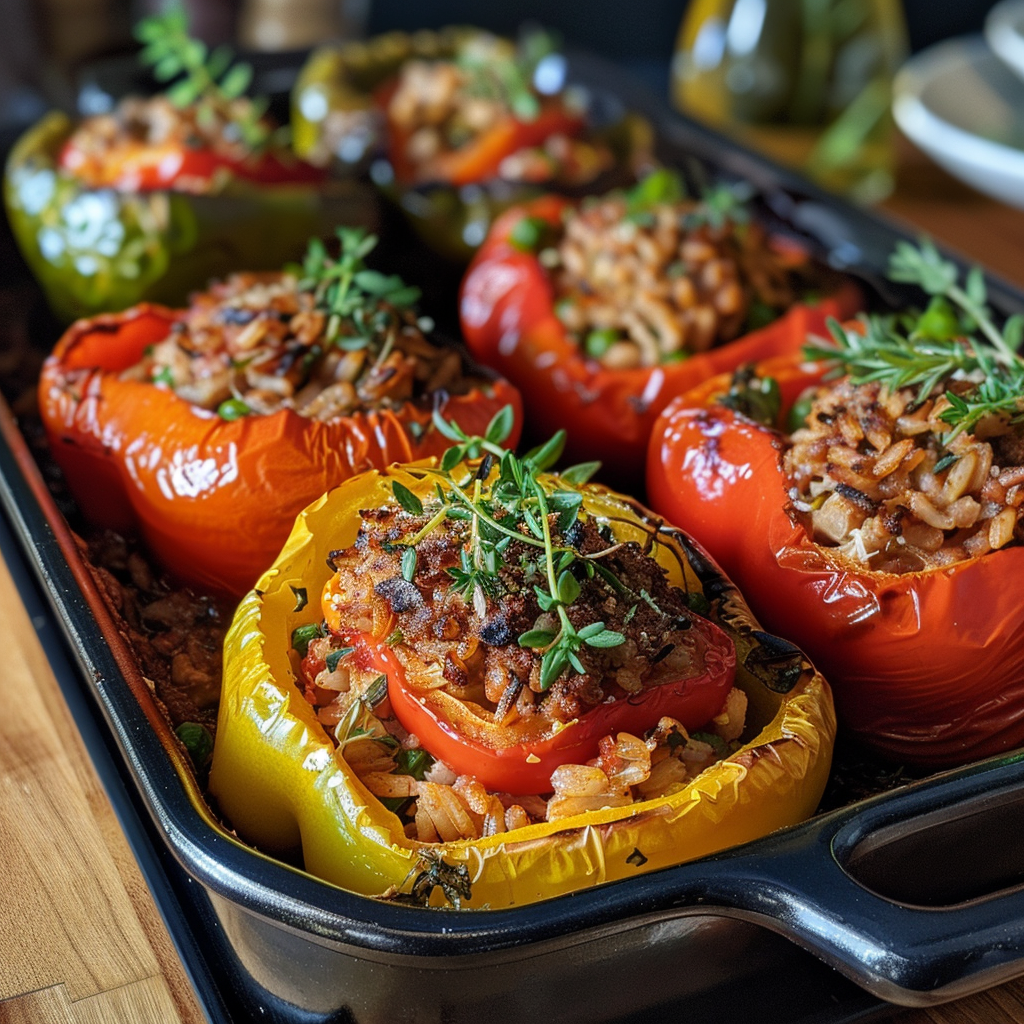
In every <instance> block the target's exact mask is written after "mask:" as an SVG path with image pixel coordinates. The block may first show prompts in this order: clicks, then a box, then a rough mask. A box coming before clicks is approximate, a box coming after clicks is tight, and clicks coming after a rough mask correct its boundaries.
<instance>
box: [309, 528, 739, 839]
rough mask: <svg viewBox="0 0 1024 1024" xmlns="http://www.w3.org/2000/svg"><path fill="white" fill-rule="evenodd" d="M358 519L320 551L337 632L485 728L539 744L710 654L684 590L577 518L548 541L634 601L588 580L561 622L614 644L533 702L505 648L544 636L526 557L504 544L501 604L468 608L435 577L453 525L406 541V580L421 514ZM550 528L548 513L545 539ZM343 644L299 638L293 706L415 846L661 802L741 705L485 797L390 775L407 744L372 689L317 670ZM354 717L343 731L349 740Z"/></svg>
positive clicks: (529, 663)
mask: <svg viewBox="0 0 1024 1024" xmlns="http://www.w3.org/2000/svg"><path fill="white" fill-rule="evenodd" d="M362 515H363V523H362V528H361V530H360V533H359V536H358V539H357V541H356V543H355V544H354V545H353V546H352V547H350V548H348V549H346V550H344V551H340V552H336V553H334V554H333V555H332V561H333V564H334V565H335V566H336V567H337V571H338V576H337V577H336V579H335V581H334V582H332V584H331V592H332V593H333V594H336V595H338V599H339V600H340V601H342V602H343V606H342V610H343V615H344V621H345V623H346V627H347V628H349V629H352V630H353V631H366V632H374V633H375V634H376V635H382V633H383V632H386V631H391V642H392V644H393V652H394V655H395V656H396V657H397V658H398V660H399V661H400V662H401V663H402V664H403V666H404V668H405V670H406V674H407V676H408V677H409V678H410V679H417V680H419V681H420V682H421V683H424V682H426V683H429V685H431V686H435V687H439V688H442V689H443V690H445V691H446V692H447V693H448V694H450V695H451V696H453V697H456V698H458V699H459V700H461V701H463V702H466V703H468V704H472V705H474V706H476V707H477V708H479V709H480V710H481V711H482V713H483V714H484V715H488V716H491V718H492V719H493V720H494V721H496V722H502V723H506V724H510V725H516V726H517V727H522V726H524V725H525V726H526V727H527V730H528V733H527V734H528V735H529V736H530V737H531V739H532V740H539V739H543V738H544V737H546V736H549V735H552V734H553V733H554V732H556V731H557V730H558V729H559V728H560V727H561V726H562V725H563V724H564V723H566V722H569V721H572V720H573V719H575V718H577V717H579V716H580V715H583V714H585V713H586V712H587V711H588V710H590V709H592V708H594V707H596V706H597V705H599V704H601V703H602V702H603V701H605V700H607V699H609V698H627V697H628V696H629V695H630V694H636V693H639V692H641V691H643V690H645V689H647V688H649V687H654V686H657V685H659V684H661V683H663V682H666V681H668V680H671V679H677V678H679V677H680V676H685V675H688V674H691V673H692V672H693V671H694V670H695V669H699V668H700V667H701V666H702V665H703V664H704V663H705V661H707V662H708V663H711V661H712V660H713V658H714V654H713V653H710V654H709V650H708V646H707V643H706V641H705V639H704V637H703V636H702V634H701V633H700V631H699V630H697V629H694V628H692V624H693V616H692V613H691V612H690V610H689V607H688V605H687V603H686V595H685V593H684V592H683V591H680V590H678V589H677V588H674V587H672V586H671V585H670V584H669V583H668V580H667V578H666V574H665V572H664V570H663V569H662V567H661V566H659V565H658V564H657V563H656V562H655V561H654V560H653V559H652V558H650V557H649V556H647V555H646V554H645V553H644V551H643V550H642V549H641V547H640V545H638V544H636V543H634V542H628V543H621V544H616V543H614V542H613V541H610V539H609V538H608V537H607V536H605V535H604V532H603V531H602V530H601V529H600V528H599V526H598V524H597V523H595V522H594V521H593V520H590V519H582V520H579V521H578V523H577V524H576V526H574V527H572V528H571V529H570V533H572V534H573V535H572V536H571V538H569V539H566V538H563V542H566V541H567V540H568V541H571V543H572V544H573V545H574V546H575V547H576V548H577V550H579V551H581V552H586V553H589V554H591V555H594V554H596V553H598V552H605V551H607V555H606V556H603V560H604V564H605V565H606V566H607V568H608V569H609V570H610V571H611V572H613V573H614V574H615V575H616V576H617V577H619V578H621V579H628V580H629V586H630V588H631V591H632V594H633V595H637V594H640V595H643V596H641V597H636V596H628V597H627V596H626V595H624V594H621V593H619V592H617V591H616V590H615V588H614V587H612V586H611V585H609V584H608V583H606V582H605V581H603V580H600V578H598V579H597V580H596V581H592V582H591V583H589V584H588V585H587V586H584V587H583V590H582V593H581V596H580V598H578V599H577V601H575V602H573V604H572V605H571V606H570V608H569V613H570V615H571V616H572V617H573V619H574V624H576V625H577V626H580V625H583V624H585V623H587V622H592V621H595V620H596V619H600V620H601V621H604V622H605V623H606V626H607V627H608V628H609V629H615V630H617V631H619V632H621V633H622V634H623V635H624V636H625V637H626V640H625V643H623V644H621V645H619V646H616V647H610V648H584V649H583V650H582V651H581V652H580V657H581V659H582V661H583V664H584V667H585V668H586V670H587V671H586V672H585V673H583V674H580V675H568V676H562V677H560V678H559V679H558V680H556V681H555V683H554V684H553V685H552V687H551V688H550V690H548V691H547V692H546V693H545V692H542V691H541V689H540V682H539V676H540V656H539V654H538V653H536V652H535V651H532V650H529V649H526V648H523V647H520V646H519V644H518V642H517V639H518V637H519V635H520V634H521V633H524V632H526V631H527V630H530V629H533V628H546V627H547V626H550V625H551V624H552V621H549V620H553V619H554V616H553V615H552V614H550V613H545V612H543V611H542V610H541V608H540V606H539V605H538V602H537V598H536V595H535V593H534V590H533V583H534V581H535V580H537V579H539V576H537V574H538V572H540V571H541V570H540V568H539V567H538V566H536V565H535V564H534V562H533V561H532V560H533V559H535V558H536V549H533V548H529V547H527V546H526V545H523V544H516V543H515V542H513V544H512V545H511V546H510V548H509V549H508V552H507V556H506V559H505V564H504V566H503V568H502V570H501V574H500V577H501V589H502V592H501V593H500V595H498V596H495V597H493V598H492V599H490V600H489V601H487V602H486V604H485V606H484V607H482V608H481V607H478V606H477V604H476V602H474V601H473V600H469V601H467V600H466V599H465V598H464V597H463V596H462V595H461V594H460V593H458V592H457V591H456V588H454V587H453V586H452V577H451V575H450V574H449V573H448V571H447V570H448V569H450V568H453V567H457V566H458V565H459V558H460V553H461V551H462V549H463V547H464V544H465V540H466V537H465V535H464V534H465V530H466V529H468V527H467V525H466V524H465V523H464V522H462V521H457V520H449V521H448V522H447V523H445V524H444V526H443V527H442V528H439V529H437V530H435V531H433V532H432V533H430V534H428V535H427V537H426V538H424V539H423V540H422V541H420V542H419V543H418V544H417V547H416V550H417V553H418V556H419V557H418V564H417V569H416V574H415V582H410V581H408V580H407V579H405V577H404V576H403V574H402V565H401V556H402V550H403V548H402V547H401V545H400V544H399V542H400V541H401V540H402V539H407V538H408V537H409V536H410V535H412V534H414V533H415V531H416V530H418V529H419V528H420V527H422V526H423V524H424V522H425V521H426V520H425V518H423V517H417V516H412V515H410V514H408V513H406V512H403V511H400V510H397V509H394V508H384V509H376V510H372V511H368V512H364V513H362ZM556 523H557V516H552V520H551V525H552V528H553V529H554V528H555V526H556ZM344 644H345V640H344V638H339V637H337V636H333V635H325V636H322V637H319V638H317V639H314V640H313V641H312V642H311V644H310V646H309V651H308V654H307V657H306V659H305V661H304V663H303V668H304V670H305V675H304V678H305V687H306V696H307V698H308V699H309V700H310V701H311V703H312V704H313V705H314V706H315V707H316V709H317V714H318V717H319V719H320V721H321V722H322V724H323V725H324V726H325V728H326V729H327V730H328V732H329V733H333V734H334V735H335V738H336V739H337V741H338V742H339V745H340V748H341V751H342V753H343V756H344V757H345V759H346V761H347V762H348V763H349V764H350V766H351V767H352V768H353V769H354V770H355V771H356V773H357V774H358V775H359V777H360V778H361V780H362V781H363V783H364V785H366V786H367V788H368V789H369V790H370V792H372V793H374V794H375V795H377V796H379V797H381V798H384V799H398V800H401V801H406V805H405V806H404V808H403V813H404V816H405V819H406V821H407V826H406V831H407V833H408V834H409V835H410V836H411V837H414V838H417V839H418V840H420V841H423V842H436V841H439V840H440V841H451V840H454V839H458V838H474V837H480V836H483V835H490V834H494V833H496V832H503V831H506V830H510V829H513V828H518V827H523V826H525V825H527V824H530V823H532V822H536V821H544V820H549V821H550V820H556V819H559V818H562V817H568V816H570V815H572V814H577V813H581V812H582V811H585V810H591V809H597V808H600V807H609V806H620V805H622V804H627V803H630V802H632V801H634V800H642V799H649V798H652V797H654V796H659V795H666V794H668V793H670V792H672V791H674V788H673V787H676V788H678V787H681V786H683V785H685V784H686V783H687V782H688V781H689V780H690V779H692V778H693V777H694V776H696V775H697V774H699V772H700V771H702V770H703V769H704V768H706V767H707V766H708V765H709V764H712V763H714V762H715V761H717V760H719V759H720V758H721V757H723V756H726V755H727V754H728V753H731V752H732V751H733V750H734V749H736V747H737V746H738V743H737V742H736V741H737V740H738V738H739V736H740V734H741V732H742V731H743V726H744V720H745V713H746V697H745V695H744V694H743V693H742V692H741V691H739V690H736V689H733V690H732V691H731V693H730V694H729V696H728V698H727V700H726V702H725V705H724V707H723V709H722V712H721V713H720V714H719V715H718V716H717V717H716V718H715V719H714V720H713V721H712V722H711V723H709V724H708V727H707V732H706V733H702V734H696V735H694V736H690V735H688V734H687V732H686V730H685V729H684V728H683V726H682V725H681V724H680V723H679V722H677V721H675V720H674V719H671V718H668V717H664V718H662V719H661V720H660V722H658V723H657V725H656V726H654V727H653V728H652V729H651V730H650V732H649V733H648V734H646V735H645V736H643V737H637V736H632V735H630V734H628V733H625V732H620V733H619V734H618V735H617V736H614V737H613V736H608V737H605V739H604V740H602V742H601V748H600V754H599V756H598V758H596V759H595V760H594V761H592V762H591V763H589V764H586V765H576V764H571V765H562V766H561V767H559V768H558V769H556V771H555V773H554V774H553V776H552V779H551V783H552V785H551V790H552V795H551V796H550V797H547V798H545V797H540V796H537V797H534V796H521V795H517V796H514V797H513V796H510V795H509V794H504V793H490V792H488V791H487V790H486V789H485V788H484V787H483V786H482V785H481V784H480V783H479V781H477V780H476V779H475V778H473V777H471V776H457V775H456V774H455V772H453V771H452V770H451V769H450V768H449V767H448V766H447V765H445V764H444V763H443V762H441V761H435V762H433V765H432V767H431V768H430V770H429V772H427V774H426V776H425V777H423V778H415V777H413V776H412V775H409V774H407V773H405V772H403V771H402V770H401V767H400V766H399V767H397V770H396V766H397V760H396V759H397V758H398V757H399V756H400V752H401V751H403V750H404V751H408V750H410V749H415V748H416V747H417V745H418V742H419V741H418V739H417V737H415V736H410V735H409V734H408V733H406V732H405V730H404V729H403V728H402V726H401V725H400V724H399V723H398V721H397V719H395V718H394V717H393V716H392V715H391V713H390V707H389V702H388V700H387V697H386V689H384V688H382V687H381V686H380V683H381V680H380V677H378V676H376V674H375V672H373V671H370V670H367V669H361V668H360V667H359V666H358V665H354V664H352V663H351V660H350V659H349V660H346V659H338V660H337V661H336V663H335V664H334V665H333V666H332V667H330V668H328V667H327V664H325V662H326V659H327V656H328V655H329V653H330V652H331V651H332V650H333V651H338V650H339V649H344ZM311 672H315V675H313V676H312V678H311V677H310V673H311ZM367 703H372V704H373V706H374V712H373V715H363V712H362V709H363V708H364V707H365V705H366V704H367ZM354 711H355V712H356V713H357V717H358V725H359V728H358V729H357V730H356V731H355V735H354V736H353V731H352V728H351V727H352V724H353V721H354V719H353V713H354Z"/></svg>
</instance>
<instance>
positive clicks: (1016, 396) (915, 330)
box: [804, 240, 1024, 444]
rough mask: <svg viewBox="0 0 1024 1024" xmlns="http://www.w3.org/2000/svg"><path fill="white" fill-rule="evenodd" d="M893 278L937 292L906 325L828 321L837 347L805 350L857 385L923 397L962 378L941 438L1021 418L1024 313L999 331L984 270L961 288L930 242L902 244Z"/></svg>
mask: <svg viewBox="0 0 1024 1024" xmlns="http://www.w3.org/2000/svg"><path fill="white" fill-rule="evenodd" d="M889 276H890V278H891V279H892V280H894V281H899V282H903V283H907V284H916V285H918V286H919V287H920V288H921V289H922V290H923V291H924V292H925V293H926V294H928V295H931V296H933V298H932V302H931V304H930V305H929V307H928V309H927V310H926V311H925V312H924V313H923V314H922V315H920V316H918V317H916V318H911V320H910V322H909V323H902V324H898V323H896V321H894V320H893V319H892V318H884V317H879V316H869V317H865V318H863V319H862V323H863V328H864V330H863V333H860V332H859V331H853V330H851V331H848V330H846V329H845V328H844V327H842V326H841V325H840V324H838V323H836V322H835V321H834V320H833V321H830V322H829V330H830V332H831V334H832V337H833V339H834V340H835V347H833V346H829V345H808V346H807V347H805V349H804V354H805V355H807V356H808V358H811V359H816V360H822V361H825V362H829V363H832V364H834V365H835V368H836V370H837V371H838V372H840V373H847V374H849V376H850V380H851V381H852V382H853V383H854V384H865V383H869V382H872V381H878V382H879V383H881V384H883V385H884V386H885V387H886V388H887V389H888V390H889V391H897V390H899V389H900V388H907V387H916V388H917V396H918V400H919V401H922V400H924V399H925V398H926V397H927V396H928V395H929V394H931V392H932V391H934V390H935V388H936V387H938V386H939V385H940V384H942V383H943V382H945V381H948V380H949V379H950V378H954V377H955V378H956V379H958V380H961V381H963V382H964V384H965V391H964V393H963V394H957V393H954V392H953V391H951V390H948V389H947V390H946V391H945V396H946V399H947V400H948V402H949V408H947V409H945V410H943V411H942V413H941V414H940V418H941V419H942V420H943V422H945V423H947V424H949V426H950V427H951V428H952V430H951V431H950V432H949V433H948V434H946V435H945V436H944V438H943V443H944V444H949V442H950V441H951V440H952V439H953V438H954V437H956V436H957V435H958V434H960V433H962V432H964V431H966V432H970V431H972V430H973V429H974V428H975V427H976V426H977V425H978V423H979V422H980V421H981V420H982V419H983V418H984V417H986V416H989V415H999V416H1003V417H1005V418H1006V420H1007V422H1009V423H1020V422H1024V359H1022V358H1021V356H1020V354H1019V351H1018V350H1019V348H1020V346H1021V342H1022V341H1024V316H1021V315H1020V314H1016V315H1014V316H1012V317H1010V318H1009V319H1008V320H1007V321H1006V323H1005V324H1004V325H1003V327H1002V329H1001V330H1000V328H999V327H998V326H997V325H996V322H995V317H994V314H993V312H992V310H991V309H990V308H989V305H988V296H987V291H986V288H985V279H984V275H983V274H982V272H981V271H980V270H979V269H977V268H975V269H973V270H971V271H970V272H969V273H968V274H967V277H966V279H965V280H964V283H963V286H962V287H961V285H960V281H959V279H960V274H959V271H958V269H957V266H956V264H955V263H953V262H952V261H950V260H946V259H943V257H942V255H941V253H939V251H938V249H936V247H935V246H934V245H933V244H932V243H931V242H930V241H927V240H925V241H922V242H921V243H920V245H919V246H916V247H915V246H913V245H911V244H910V243H909V242H898V243H897V246H896V251H895V253H894V254H893V256H892V258H891V260H890V266H889ZM979 377H980V380H979V379H978V378H979Z"/></svg>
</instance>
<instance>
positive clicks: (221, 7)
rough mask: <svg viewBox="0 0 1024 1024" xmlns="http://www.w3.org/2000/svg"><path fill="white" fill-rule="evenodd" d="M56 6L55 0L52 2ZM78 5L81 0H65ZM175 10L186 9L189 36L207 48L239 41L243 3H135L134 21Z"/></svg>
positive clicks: (155, 0) (221, 0)
mask: <svg viewBox="0 0 1024 1024" xmlns="http://www.w3.org/2000/svg"><path fill="white" fill-rule="evenodd" d="M48 2H50V3H53V2H54V0H48ZM63 2H64V3H67V4H74V3H78V2H80V0H63ZM172 7H182V8H184V10H185V13H186V14H187V15H188V28H189V33H190V34H191V35H192V36H194V37H195V38H196V39H201V40H202V41H203V42H204V43H206V44H207V46H219V45H220V44H221V43H233V42H234V41H235V26H236V24H237V21H238V11H239V8H240V7H241V0H135V2H134V3H133V4H132V10H131V17H130V18H129V25H130V22H131V21H132V20H134V21H138V20H140V19H142V18H144V17H146V16H147V15H152V14H162V13H163V12H164V11H167V10H169V9H170V8H172Z"/></svg>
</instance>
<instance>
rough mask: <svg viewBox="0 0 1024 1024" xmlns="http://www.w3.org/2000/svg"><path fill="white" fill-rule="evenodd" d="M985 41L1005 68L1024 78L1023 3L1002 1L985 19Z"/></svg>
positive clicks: (1010, 0) (1019, 1)
mask: <svg viewBox="0 0 1024 1024" xmlns="http://www.w3.org/2000/svg"><path fill="white" fill-rule="evenodd" d="M985 39H986V41H987V42H988V45H989V46H990V47H992V51H993V52H994V53H995V54H996V56H998V57H999V59H1000V60H1002V61H1003V62H1004V63H1005V64H1006V66H1007V67H1009V68H1010V69H1011V70H1013V71H1014V72H1016V73H1017V74H1018V75H1019V76H1020V77H1021V78H1024V3H1021V0H1003V2H1002V3H999V4H996V5H995V7H993V8H992V10H991V11H989V13H988V17H987V18H986V19H985Z"/></svg>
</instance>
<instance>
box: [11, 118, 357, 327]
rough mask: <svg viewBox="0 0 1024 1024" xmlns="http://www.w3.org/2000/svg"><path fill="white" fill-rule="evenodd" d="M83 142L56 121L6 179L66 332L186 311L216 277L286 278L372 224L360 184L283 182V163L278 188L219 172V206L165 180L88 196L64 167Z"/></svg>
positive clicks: (215, 198) (14, 223)
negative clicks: (142, 311)
mask: <svg viewBox="0 0 1024 1024" xmlns="http://www.w3.org/2000/svg"><path fill="white" fill-rule="evenodd" d="M72 131H73V125H72V122H71V121H70V120H69V119H68V118H67V117H65V116H64V115H63V114H59V113H51V114H48V115H47V116H46V117H44V118H43V120H42V121H40V122H39V124H37V125H35V126H34V127H33V128H31V129H29V131H28V132H26V133H25V135H23V136H22V137H21V139H20V140H19V141H18V142H17V144H16V145H15V147H14V149H13V150H12V152H11V155H10V157H9V159H8V161H7V167H6V171H5V174H4V202H5V203H6V207H7V215H8V219H9V221H10V224H11V229H12V231H13V233H14V237H15V239H16V241H17V243H18V246H19V248H20V249H21V252H22V254H23V255H24V257H25V260H26V262H27V263H28V265H29V267H30V268H31V270H32V272H33V274H34V275H35V276H36V279H37V280H38V281H39V283H40V285H41V286H42V288H43V291H44V292H45V293H46V297H47V300H48V301H49V303H50V306H51V308H52V309H53V311H54V313H55V315H56V316H57V317H58V318H59V319H61V320H62V321H64V322H70V321H72V320H74V319H76V318H78V317H82V316H89V315H93V314H96V313H101V312H110V311H115V310H121V309H126V308H128V307H130V306H133V305H135V304H137V303H139V302H141V301H144V300H149V301H156V302H166V303H181V302H184V301H185V300H186V299H187V297H188V293H189V292H190V291H192V290H194V289H196V288H201V287H204V286H205V285H206V282H207V281H208V280H209V279H210V278H212V277H218V276H223V275H224V274H226V273H228V272H230V271H232V270H236V269H237V268H238V267H239V266H243V265H244V266H246V267H248V268H249V269H253V270H272V269H279V268H280V267H281V265H282V264H283V263H284V262H285V261H287V260H289V259H298V258H299V257H301V255H302V253H303V252H304V251H305V247H306V243H307V242H308V241H309V238H310V237H311V236H314V235H319V234H321V233H326V232H327V231H330V230H331V229H332V227H333V224H334V223H352V224H359V223H362V222H363V221H365V218H366V214H365V210H364V208H363V206H362V205H361V204H360V200H359V194H358V193H357V191H356V189H355V186H354V184H352V183H349V184H346V185H331V186H329V187H328V188H326V189H325V187H324V185H323V183H322V182H319V181H310V180H308V179H309V174H310V170H309V169H308V168H306V169H303V170H301V173H299V171H298V170H297V171H296V173H299V176H300V178H305V179H306V180H299V181H297V182H296V181H287V180H282V172H283V168H282V167H281V166H279V163H278V162H277V161H274V162H273V163H271V164H267V165H265V167H264V170H265V171H266V173H267V174H268V175H269V176H270V179H271V180H270V181H256V180H252V178H251V176H245V177H243V176H241V175H238V174H234V173H232V172H231V171H230V169H228V168H225V167H222V168H220V169H219V170H217V169H214V170H215V173H216V175H217V176H219V177H220V178H222V179H223V183H222V184H221V185H219V186H218V189H217V191H216V193H215V194H210V195H191V194H189V193H186V192H176V191H174V190H173V189H171V188H161V187H159V185H160V184H161V182H160V181H158V180H156V179H153V180H152V181H150V184H151V186H152V187H151V188H150V189H149V190H148V191H119V190H118V189H116V188H89V187H87V186H85V185H84V184H83V183H82V182H81V181H79V180H78V179H77V178H76V177H75V176H74V175H73V174H71V173H70V172H68V171H64V170H61V169H60V166H59V161H60V155H61V152H62V150H63V149H64V147H65V143H66V142H67V140H68V138H69V137H70V136H71V134H72ZM298 166H299V165H297V167H298ZM194 169H195V170H198V168H194ZM147 173H148V172H147ZM317 177H318V178H320V177H322V175H321V174H318V175H317ZM147 180H148V179H147Z"/></svg>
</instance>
